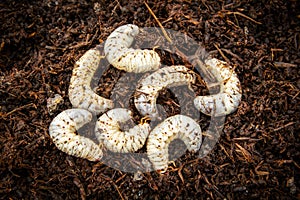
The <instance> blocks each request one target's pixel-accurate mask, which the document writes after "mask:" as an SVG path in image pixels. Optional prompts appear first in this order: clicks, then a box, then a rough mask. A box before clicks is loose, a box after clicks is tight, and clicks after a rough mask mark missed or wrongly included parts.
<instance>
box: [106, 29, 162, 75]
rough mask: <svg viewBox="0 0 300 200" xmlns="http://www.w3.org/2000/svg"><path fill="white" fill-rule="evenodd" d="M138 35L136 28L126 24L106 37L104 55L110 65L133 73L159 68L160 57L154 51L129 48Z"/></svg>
mask: <svg viewBox="0 0 300 200" xmlns="http://www.w3.org/2000/svg"><path fill="white" fill-rule="evenodd" d="M138 33H139V27H138V26H136V25H133V24H127V25H123V26H120V27H118V28H117V29H115V30H114V31H113V32H112V33H111V34H110V35H109V36H108V38H107V39H106V41H105V45H104V53H105V56H106V59H107V60H108V62H109V63H110V64H111V65H113V66H114V67H116V68H118V69H120V70H125V71H127V72H134V73H142V72H146V71H152V70H156V69H158V68H159V66H160V57H159V56H158V54H157V53H156V52H155V51H153V50H147V49H145V50H141V49H132V48H129V47H130V46H131V44H132V42H133V40H134V37H135V36H136V35H137V34H138Z"/></svg>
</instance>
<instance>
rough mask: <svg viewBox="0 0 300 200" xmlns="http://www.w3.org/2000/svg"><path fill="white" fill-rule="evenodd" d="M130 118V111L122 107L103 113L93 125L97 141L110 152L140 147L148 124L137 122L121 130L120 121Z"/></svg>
mask: <svg viewBox="0 0 300 200" xmlns="http://www.w3.org/2000/svg"><path fill="white" fill-rule="evenodd" d="M131 118H132V114H131V111H130V110H128V109H124V108H115V109H112V110H109V111H107V112H106V113H104V114H103V115H102V116H100V117H99V119H98V121H97V123H96V127H95V135H96V137H97V139H98V141H99V142H101V143H103V144H104V146H105V147H106V148H107V149H109V150H110V151H112V152H119V153H129V152H135V151H137V150H138V149H140V148H142V147H143V145H144V143H145V141H146V139H147V137H148V135H149V132H150V125H149V124H147V123H143V124H138V125H135V126H134V127H132V128H130V129H129V130H126V131H122V130H121V128H120V123H124V122H128V120H130V119H131Z"/></svg>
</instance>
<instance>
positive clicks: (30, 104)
mask: <svg viewBox="0 0 300 200" xmlns="http://www.w3.org/2000/svg"><path fill="white" fill-rule="evenodd" d="M32 105H34V104H33V103H29V104H26V105H24V106H21V107H18V108H15V109H13V110H12V111H10V112H8V113H6V114H4V116H5V117H7V116H9V115H11V114H13V113H14V112H16V111H19V110H22V109H23V108H26V107H30V106H32Z"/></svg>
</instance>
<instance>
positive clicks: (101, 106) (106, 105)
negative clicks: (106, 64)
mask: <svg viewBox="0 0 300 200" xmlns="http://www.w3.org/2000/svg"><path fill="white" fill-rule="evenodd" d="M101 58H102V56H101V54H100V51H99V50H97V49H96V48H94V49H90V50H88V51H87V52H86V53H85V54H84V55H83V56H82V57H81V58H80V59H79V60H78V61H77V62H76V64H75V67H74V69H73V74H72V77H71V81H70V86H69V99H70V101H71V103H72V105H73V106H74V107H75V108H83V109H87V110H89V111H91V112H92V113H94V114H99V113H102V112H105V111H106V110H108V109H111V108H113V101H111V100H110V99H106V98H104V97H101V96H99V95H97V94H96V93H95V92H94V91H93V90H92V88H91V86H90V84H91V80H92V78H93V75H94V73H95V71H96V70H97V68H98V65H99V63H100V60H101Z"/></svg>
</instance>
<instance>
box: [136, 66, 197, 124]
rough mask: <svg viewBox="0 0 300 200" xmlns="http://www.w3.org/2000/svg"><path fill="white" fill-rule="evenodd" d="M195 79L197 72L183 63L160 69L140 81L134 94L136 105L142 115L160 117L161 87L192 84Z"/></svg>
mask: <svg viewBox="0 0 300 200" xmlns="http://www.w3.org/2000/svg"><path fill="white" fill-rule="evenodd" d="M195 81H196V76H195V73H194V72H193V71H191V70H189V69H188V68H186V67H185V66H182V65H174V66H170V67H164V68H161V69H158V70H157V71H155V72H153V73H152V74H150V75H149V76H147V77H146V78H143V79H141V80H140V81H139V83H138V86H137V88H136V93H135V95H134V104H135V107H136V109H137V110H138V111H139V112H140V114H141V115H143V116H146V115H147V116H149V117H151V118H156V117H158V111H157V107H156V99H157V96H158V92H159V91H160V90H161V89H163V88H167V87H174V86H180V85H189V86H190V84H192V83H195Z"/></svg>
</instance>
